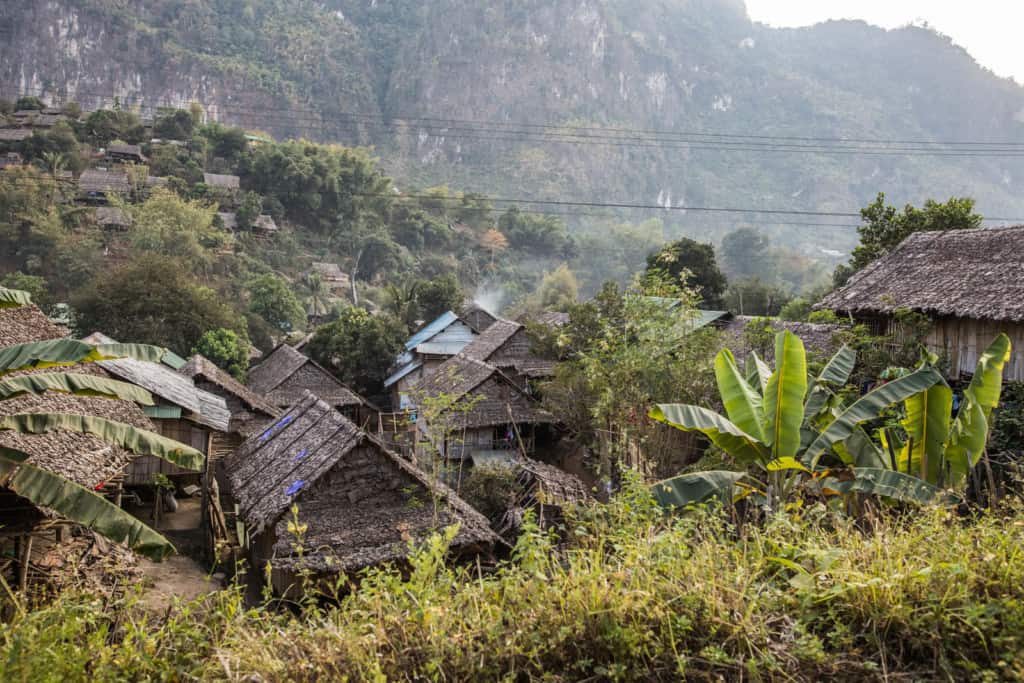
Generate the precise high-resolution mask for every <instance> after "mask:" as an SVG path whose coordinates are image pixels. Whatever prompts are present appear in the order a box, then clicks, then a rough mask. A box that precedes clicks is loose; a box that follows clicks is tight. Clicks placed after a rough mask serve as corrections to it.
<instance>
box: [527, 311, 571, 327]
mask: <svg viewBox="0 0 1024 683" xmlns="http://www.w3.org/2000/svg"><path fill="white" fill-rule="evenodd" d="M535 321H536V323H537V324H538V325H544V326H545V327H554V328H558V327H565V326H566V325H568V324H569V314H568V313H563V312H561V311H546V312H544V313H541V314H540V315H538V316H537V317H536V318H535Z"/></svg>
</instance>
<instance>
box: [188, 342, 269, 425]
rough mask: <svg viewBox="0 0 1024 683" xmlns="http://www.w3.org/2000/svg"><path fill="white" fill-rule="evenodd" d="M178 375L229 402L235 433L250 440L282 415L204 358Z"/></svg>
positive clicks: (194, 359) (196, 357) (196, 359)
mask: <svg viewBox="0 0 1024 683" xmlns="http://www.w3.org/2000/svg"><path fill="white" fill-rule="evenodd" d="M178 372H179V373H180V374H182V375H184V376H185V377H188V378H189V379H191V380H192V381H193V382H195V384H196V386H197V387H198V388H199V389H202V390H204V391H208V392H210V393H212V394H216V395H218V396H220V397H222V398H223V399H224V400H225V402H226V403H227V407H228V410H229V411H230V412H231V426H230V430H229V431H231V432H237V433H238V434H241V435H243V436H245V437H248V436H251V435H252V434H253V433H254V432H256V431H261V430H262V429H263V428H264V427H265V426H266V425H267V424H268V423H269V422H272V421H273V420H276V419H277V418H279V417H280V416H281V409H280V408H279V407H277V406H275V405H274V404H272V403H271V402H270V401H269V400H268V399H267V398H266V397H264V396H261V395H260V394H258V393H256V392H255V391H253V390H252V389H250V388H249V387H247V386H245V385H244V384H242V383H241V382H239V381H238V380H236V379H235V378H234V377H232V376H231V375H229V374H228V373H226V372H224V371H223V370H221V369H220V368H218V367H217V366H216V365H214V364H213V362H212V361H210V360H209V359H207V358H205V357H204V356H201V355H199V354H196V355H194V356H192V357H191V358H190V359H189V360H188V363H186V364H185V365H184V366H182V367H181V368H180V369H179V370H178Z"/></svg>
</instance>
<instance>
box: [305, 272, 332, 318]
mask: <svg viewBox="0 0 1024 683" xmlns="http://www.w3.org/2000/svg"><path fill="white" fill-rule="evenodd" d="M302 283H303V284H304V285H305V286H306V292H307V293H308V294H309V307H308V309H307V314H308V315H309V317H310V318H314V319H315V318H319V317H320V316H323V315H326V314H327V294H328V290H327V285H325V284H324V280H323V278H322V277H320V273H317V272H315V271H311V272H309V273H306V275H305V277H303V278H302Z"/></svg>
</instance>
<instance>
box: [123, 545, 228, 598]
mask: <svg viewBox="0 0 1024 683" xmlns="http://www.w3.org/2000/svg"><path fill="white" fill-rule="evenodd" d="M139 569H140V570H141V571H142V581H143V583H144V584H145V591H144V593H143V596H142V602H143V604H144V605H146V607H149V608H150V609H152V610H153V611H156V612H162V611H164V610H166V609H167V608H168V607H169V606H170V605H171V603H172V602H173V601H174V598H180V599H182V600H194V599H195V598H198V597H200V596H202V595H208V594H210V593H214V592H216V591H217V590H219V589H220V582H219V581H217V580H216V579H211V578H209V575H208V574H207V573H206V571H205V570H204V569H203V568H202V567H201V566H200V565H199V564H198V563H197V562H196V561H195V560H193V559H191V558H189V557H185V556H184V555H172V556H171V557H168V558H167V559H166V560H164V561H163V562H152V561H151V560H147V559H145V558H140V559H139Z"/></svg>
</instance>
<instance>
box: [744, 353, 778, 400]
mask: <svg viewBox="0 0 1024 683" xmlns="http://www.w3.org/2000/svg"><path fill="white" fill-rule="evenodd" d="M746 370H747V384H749V385H750V386H752V387H754V388H755V389H757V391H758V392H759V393H760V394H761V395H762V396H764V390H765V388H766V387H767V386H768V380H769V379H771V376H772V369H771V368H770V367H768V364H767V363H765V362H764V361H763V360H761V358H760V357H759V356H758V355H757V354H756V353H754V352H753V351H751V352H750V353H749V354H747V368H746Z"/></svg>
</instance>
